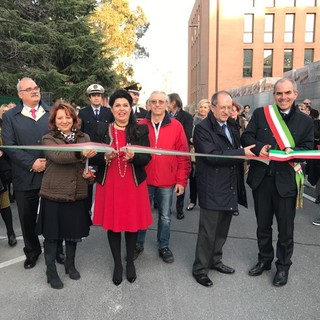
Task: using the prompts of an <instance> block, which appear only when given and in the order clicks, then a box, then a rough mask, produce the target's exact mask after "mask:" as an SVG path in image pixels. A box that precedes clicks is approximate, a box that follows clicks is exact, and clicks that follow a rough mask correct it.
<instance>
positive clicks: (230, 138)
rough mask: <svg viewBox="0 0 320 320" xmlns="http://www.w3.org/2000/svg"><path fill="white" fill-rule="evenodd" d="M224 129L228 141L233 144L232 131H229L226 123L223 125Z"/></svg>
mask: <svg viewBox="0 0 320 320" xmlns="http://www.w3.org/2000/svg"><path fill="white" fill-rule="evenodd" d="M222 129H223V131H224V133H225V135H226V136H227V138H228V140H229V141H230V143H231V144H232V143H233V141H232V137H231V134H230V131H229V129H228V127H227V125H226V124H225V123H224V124H223V125H222Z"/></svg>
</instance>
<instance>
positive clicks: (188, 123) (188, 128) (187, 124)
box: [175, 109, 193, 144]
mask: <svg viewBox="0 0 320 320" xmlns="http://www.w3.org/2000/svg"><path fill="white" fill-rule="evenodd" d="M175 118H176V120H178V121H179V122H180V123H181V124H182V126H183V129H184V133H185V134H186V137H187V140H188V143H189V144H190V139H191V138H192V131H193V117H192V115H191V114H190V113H188V112H186V111H184V110H182V109H181V110H180V111H179V112H178V114H177V116H176V117H175Z"/></svg>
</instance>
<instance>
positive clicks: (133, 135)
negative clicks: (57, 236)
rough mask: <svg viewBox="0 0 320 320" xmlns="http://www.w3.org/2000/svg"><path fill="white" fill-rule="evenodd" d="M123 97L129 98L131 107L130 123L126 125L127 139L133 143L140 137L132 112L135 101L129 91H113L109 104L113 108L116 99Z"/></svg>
mask: <svg viewBox="0 0 320 320" xmlns="http://www.w3.org/2000/svg"><path fill="white" fill-rule="evenodd" d="M121 98H123V99H126V100H128V102H129V104H130V107H131V112H130V116H129V121H128V125H127V126H126V140H127V143H131V142H132V141H135V140H137V139H138V137H139V126H138V124H137V120H136V118H135V116H134V114H133V112H132V103H133V101H132V97H131V95H130V93H128V91H127V90H124V89H118V90H116V91H115V92H114V93H112V95H111V96H110V98H109V105H110V107H111V108H113V105H114V103H115V101H116V100H117V99H121Z"/></svg>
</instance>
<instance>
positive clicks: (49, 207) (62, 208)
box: [36, 198, 92, 240]
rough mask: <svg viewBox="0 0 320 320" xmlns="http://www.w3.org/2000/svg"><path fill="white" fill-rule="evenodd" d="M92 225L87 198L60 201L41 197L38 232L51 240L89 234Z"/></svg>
mask: <svg viewBox="0 0 320 320" xmlns="http://www.w3.org/2000/svg"><path fill="white" fill-rule="evenodd" d="M91 225H92V222H91V217H90V215H89V212H88V209H87V204H86V200H78V201H75V202H58V201H51V200H48V199H43V198H42V199H41V203H40V212H39V216H38V221H37V226H36V232H37V234H38V235H40V234H42V235H43V236H44V238H46V239H49V240H58V239H66V240H77V239H81V238H83V237H87V236H88V235H89V230H90V226H91Z"/></svg>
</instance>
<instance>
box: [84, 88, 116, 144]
mask: <svg viewBox="0 0 320 320" xmlns="http://www.w3.org/2000/svg"><path fill="white" fill-rule="evenodd" d="M87 96H88V99H89V101H90V105H89V106H88V107H85V108H83V109H81V110H80V111H79V118H80V119H81V131H82V132H84V133H87V134H88V135H89V137H90V139H91V141H95V142H97V141H96V139H95V132H96V130H97V127H98V123H101V122H102V123H109V122H112V121H113V115H112V113H111V110H110V108H108V107H105V106H103V105H102V102H103V98H104V88H103V87H102V86H101V85H100V84H92V85H90V86H89V87H88V88H87Z"/></svg>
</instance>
